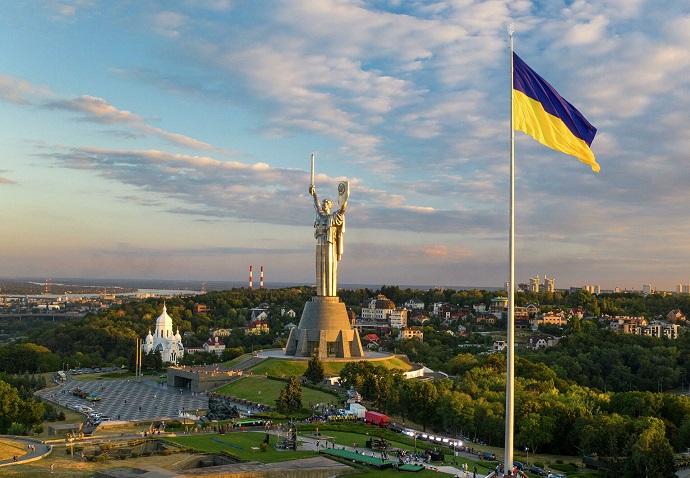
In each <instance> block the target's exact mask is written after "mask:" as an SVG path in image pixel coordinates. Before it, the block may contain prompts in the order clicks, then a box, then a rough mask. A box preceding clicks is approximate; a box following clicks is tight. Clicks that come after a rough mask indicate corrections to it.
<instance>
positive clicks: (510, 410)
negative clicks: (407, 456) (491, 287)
mask: <svg viewBox="0 0 690 478" xmlns="http://www.w3.org/2000/svg"><path fill="white" fill-rule="evenodd" d="M514 31H515V28H514V26H513V24H512V23H511V24H510V26H509V27H508V34H509V35H510V239H509V241H508V243H509V245H508V259H509V262H510V279H509V281H508V337H507V341H506V342H507V345H508V352H507V354H506V430H505V452H504V457H505V458H504V460H503V475H504V476H513V431H514V426H513V425H514V421H515V415H514V412H515V411H514V408H515V396H514V393H513V392H514V389H515V386H514V379H515V357H514V354H515V130H514V129H513V121H514V111H513V75H514V71H513V32H514Z"/></svg>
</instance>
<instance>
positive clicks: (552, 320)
mask: <svg viewBox="0 0 690 478" xmlns="http://www.w3.org/2000/svg"><path fill="white" fill-rule="evenodd" d="M567 323H568V319H567V318H566V317H565V314H564V313H563V312H562V311H560V310H553V311H551V312H547V313H546V314H544V315H542V316H539V317H537V318H535V319H532V328H533V329H536V328H539V326H540V325H556V326H559V327H560V326H563V325H566V324H567Z"/></svg>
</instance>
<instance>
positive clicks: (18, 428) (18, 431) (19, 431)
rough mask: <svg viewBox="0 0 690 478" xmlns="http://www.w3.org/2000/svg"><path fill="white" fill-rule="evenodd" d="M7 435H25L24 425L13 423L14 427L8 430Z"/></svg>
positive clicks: (11, 426)
mask: <svg viewBox="0 0 690 478" xmlns="http://www.w3.org/2000/svg"><path fill="white" fill-rule="evenodd" d="M7 434H8V435H23V434H24V425H22V424H21V423H17V422H12V425H10V427H9V428H8V429H7Z"/></svg>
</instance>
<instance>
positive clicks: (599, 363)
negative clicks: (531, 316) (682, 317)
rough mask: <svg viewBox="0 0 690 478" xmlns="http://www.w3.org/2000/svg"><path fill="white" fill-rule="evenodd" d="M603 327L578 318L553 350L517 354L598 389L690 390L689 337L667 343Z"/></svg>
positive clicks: (560, 374)
mask: <svg viewBox="0 0 690 478" xmlns="http://www.w3.org/2000/svg"><path fill="white" fill-rule="evenodd" d="M606 325H607V324H602V323H599V322H597V321H595V320H583V321H581V322H579V324H578V328H577V329H576V330H573V329H572V326H573V324H571V325H570V330H569V331H568V332H569V333H568V334H567V335H566V336H565V337H563V338H561V339H560V340H559V343H558V345H557V346H555V347H548V348H546V349H543V350H540V351H530V350H524V349H523V350H520V351H519V352H518V353H519V354H520V356H522V357H524V358H526V359H529V360H531V361H534V362H542V363H544V364H546V365H547V366H548V367H549V368H550V369H551V370H553V371H554V373H555V374H556V375H557V376H558V377H559V378H562V379H564V380H568V381H573V382H575V383H578V384H579V385H582V386H586V387H595V388H598V389H599V390H603V391H614V392H623V391H634V390H641V391H658V392H663V391H670V390H680V391H690V383H688V378H689V377H690V334H688V333H681V335H680V337H679V338H678V339H676V340H671V339H667V338H657V337H648V336H638V335H625V334H617V333H614V332H612V331H611V330H609V329H608V328H607V327H606ZM686 387H687V389H686Z"/></svg>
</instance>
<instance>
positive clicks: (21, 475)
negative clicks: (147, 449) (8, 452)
mask: <svg viewBox="0 0 690 478" xmlns="http://www.w3.org/2000/svg"><path fill="white" fill-rule="evenodd" d="M191 456H192V455H191V454H189V453H179V454H177V453H176V454H174V455H170V456H160V455H152V456H147V457H139V458H128V459H126V460H108V461H107V462H105V463H90V462H87V461H84V462H82V461H81V460H80V458H79V457H74V458H73V457H71V456H69V455H67V454H66V453H65V447H64V446H56V447H55V449H54V450H53V453H51V454H50V455H48V456H47V457H46V458H44V459H42V460H38V461H34V462H31V463H27V464H20V465H12V466H6V467H4V468H2V472H0V475H2V476H3V477H10V478H36V477H41V476H45V477H48V476H49V477H50V478H90V477H92V476H93V475H94V474H95V473H96V472H97V471H99V470H104V469H109V468H140V467H142V466H148V465H154V466H158V467H160V468H164V469H166V470H173V469H174V467H175V465H176V464H178V463H181V462H184V461H187V460H189V458H190V457H191ZM10 458H11V456H10ZM51 463H53V464H54V465H55V472H54V473H53V474H51V473H50V464H51Z"/></svg>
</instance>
